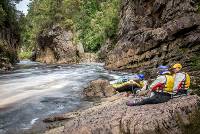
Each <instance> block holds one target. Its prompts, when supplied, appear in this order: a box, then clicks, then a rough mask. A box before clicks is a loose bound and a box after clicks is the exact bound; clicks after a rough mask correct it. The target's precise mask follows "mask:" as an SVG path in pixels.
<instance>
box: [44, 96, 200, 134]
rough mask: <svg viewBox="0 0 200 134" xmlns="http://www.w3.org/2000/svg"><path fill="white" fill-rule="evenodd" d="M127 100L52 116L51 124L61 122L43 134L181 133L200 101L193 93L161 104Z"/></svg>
mask: <svg viewBox="0 0 200 134" xmlns="http://www.w3.org/2000/svg"><path fill="white" fill-rule="evenodd" d="M130 99H134V98H133V97H124V96H121V97H110V98H107V99H106V100H105V101H104V102H102V103H101V104H99V105H97V106H94V107H92V108H89V109H86V110H82V111H77V112H73V113H66V114H62V115H59V116H57V117H54V118H52V117H51V119H54V120H52V122H51V123H50V124H51V126H53V125H52V124H54V125H55V122H56V123H57V124H58V122H59V121H58V120H56V119H59V118H60V119H62V123H61V124H59V126H57V127H56V128H53V129H50V130H48V131H46V132H45V134H55V133H56V134H67V133H70V134H77V133H80V134H83V133H84V134H92V133H100V134H108V133H110V134H121V133H130V134H133V133H137V134H147V133H151V134H157V133H177V134H182V133H185V132H186V131H187V129H186V128H188V127H190V125H193V122H192V119H193V118H194V115H195V113H196V111H197V110H198V108H199V106H198V103H199V101H200V98H199V97H197V96H196V95H194V96H184V97H180V98H174V99H172V100H170V101H169V102H166V103H161V104H154V105H144V106H136V107H128V106H126V104H125V103H126V101H127V100H130ZM135 99H136V98H135ZM58 117H59V118H58ZM61 117H62V118H61ZM55 126H56V125H55ZM55 126H54V127H55Z"/></svg>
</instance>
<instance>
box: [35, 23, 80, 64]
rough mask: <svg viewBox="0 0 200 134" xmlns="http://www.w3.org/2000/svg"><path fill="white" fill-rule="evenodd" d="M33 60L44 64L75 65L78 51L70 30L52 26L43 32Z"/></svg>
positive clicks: (38, 40) (39, 37)
mask: <svg viewBox="0 0 200 134" xmlns="http://www.w3.org/2000/svg"><path fill="white" fill-rule="evenodd" d="M37 42H38V48H37V50H36V53H35V59H36V61H39V62H44V63H67V64H70V63H77V62H78V54H77V53H78V50H77V46H76V45H75V44H74V42H73V33H72V31H70V30H65V29H62V28H61V27H59V26H53V27H52V28H50V29H45V30H43V31H42V32H41V33H40V34H39V36H38V38H37Z"/></svg>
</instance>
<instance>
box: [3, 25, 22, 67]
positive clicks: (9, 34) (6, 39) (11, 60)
mask: <svg viewBox="0 0 200 134" xmlns="http://www.w3.org/2000/svg"><path fill="white" fill-rule="evenodd" d="M19 42H20V36H19V34H17V33H16V32H14V31H13V29H12V28H10V27H2V26H1V27H0V71H1V70H3V71H4V70H9V69H11V68H12V65H13V64H15V63H16V62H18V56H17V49H18V47H19Z"/></svg>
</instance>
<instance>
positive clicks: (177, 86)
mask: <svg viewBox="0 0 200 134" xmlns="http://www.w3.org/2000/svg"><path fill="white" fill-rule="evenodd" d="M181 69H182V65H181V64H179V63H176V64H174V65H173V66H172V67H171V72H172V74H173V76H174V87H173V92H174V93H175V94H176V95H182V94H185V95H187V92H188V89H189V87H190V76H189V75H188V74H187V73H185V72H181Z"/></svg>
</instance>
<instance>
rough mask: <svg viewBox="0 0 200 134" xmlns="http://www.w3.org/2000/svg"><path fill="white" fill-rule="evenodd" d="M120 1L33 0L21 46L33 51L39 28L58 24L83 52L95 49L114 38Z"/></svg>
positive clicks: (42, 28)
mask: <svg viewBox="0 0 200 134" xmlns="http://www.w3.org/2000/svg"><path fill="white" fill-rule="evenodd" d="M119 5H120V0H107V1H105V0H33V1H32V2H31V4H30V5H29V7H30V8H29V12H28V15H27V16H26V17H25V18H24V22H23V23H24V26H23V28H24V30H23V31H24V32H23V34H22V39H23V43H24V49H28V50H33V49H34V47H35V44H36V37H37V35H38V34H39V33H40V31H41V30H45V29H47V28H51V27H52V26H53V25H60V26H61V27H63V28H65V29H71V30H73V31H74V33H75V34H76V38H75V41H76V42H81V43H83V45H84V47H85V49H86V50H87V51H97V50H98V49H99V48H100V46H101V45H102V44H104V42H105V40H106V39H107V38H114V37H115V34H116V29H117V25H118V10H119Z"/></svg>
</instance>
